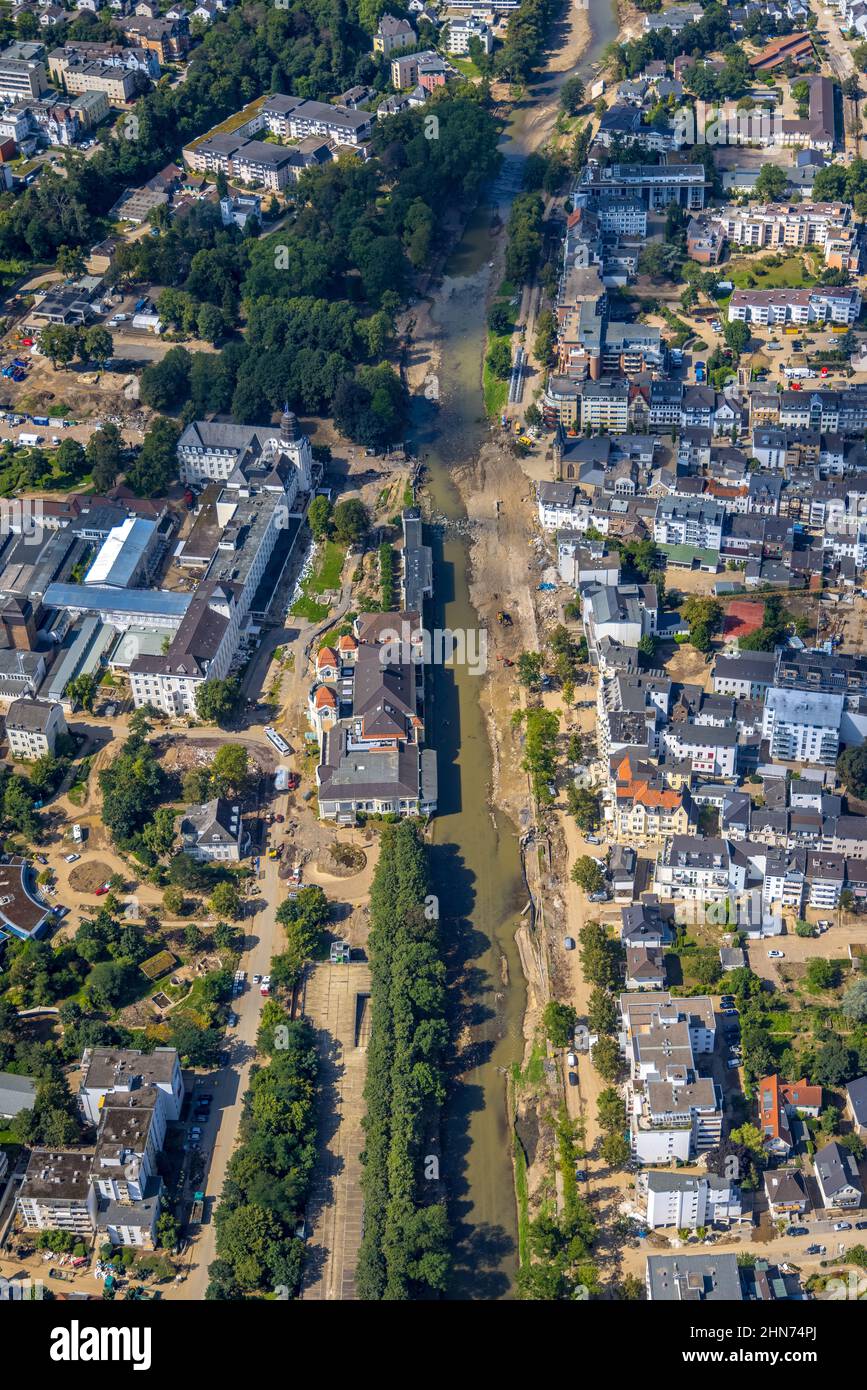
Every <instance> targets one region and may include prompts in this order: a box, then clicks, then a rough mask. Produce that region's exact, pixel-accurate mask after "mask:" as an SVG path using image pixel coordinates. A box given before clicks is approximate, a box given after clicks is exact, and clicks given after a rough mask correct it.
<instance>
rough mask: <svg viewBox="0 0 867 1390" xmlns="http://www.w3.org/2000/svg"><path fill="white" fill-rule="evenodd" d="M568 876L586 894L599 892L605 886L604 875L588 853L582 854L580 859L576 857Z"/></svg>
mask: <svg viewBox="0 0 867 1390" xmlns="http://www.w3.org/2000/svg"><path fill="white" fill-rule="evenodd" d="M570 877H571V879H572V882H573V883H577V884H578V887H579V888H583V889H584V892H585V893H587V894H591V893H601V891H602V889H603V888H604V886H605V876H604V874H603V873H602V870H601V869H600V867H599V865H598V864H597V863H595V862H594V860H592V859H591V858H590V855H589V854H582V855H581V857H580V859H576V861H575V863H574V864H573V866H572V873H571V875H570Z"/></svg>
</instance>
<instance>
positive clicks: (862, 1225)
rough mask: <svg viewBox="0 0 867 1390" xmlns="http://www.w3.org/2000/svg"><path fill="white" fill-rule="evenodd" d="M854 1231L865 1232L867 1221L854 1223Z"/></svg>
mask: <svg viewBox="0 0 867 1390" xmlns="http://www.w3.org/2000/svg"><path fill="white" fill-rule="evenodd" d="M855 1230H856V1231H867V1221H856V1222H855Z"/></svg>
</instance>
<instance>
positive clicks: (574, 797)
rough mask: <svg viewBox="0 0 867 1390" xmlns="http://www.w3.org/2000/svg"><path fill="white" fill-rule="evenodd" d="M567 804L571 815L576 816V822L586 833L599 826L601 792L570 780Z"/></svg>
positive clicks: (567, 789) (567, 788)
mask: <svg viewBox="0 0 867 1390" xmlns="http://www.w3.org/2000/svg"><path fill="white" fill-rule="evenodd" d="M566 806H567V809H568V811H569V814H570V816H574V818H575V824H576V825H577V826H578V828H579V829H580V830H583V831H584V832H585V833H586V832H588V831H590V832H592V831H594V830H598V828H599V818H600V802H599V793H598V792H592V791H590V790H589V788H587V787H576V786H575V784H574V782H570V783H569V784H568V786H567V787H566Z"/></svg>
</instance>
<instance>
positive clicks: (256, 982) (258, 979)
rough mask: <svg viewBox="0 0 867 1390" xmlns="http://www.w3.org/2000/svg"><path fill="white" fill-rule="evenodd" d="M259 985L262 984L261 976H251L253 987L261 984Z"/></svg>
mask: <svg viewBox="0 0 867 1390" xmlns="http://www.w3.org/2000/svg"><path fill="white" fill-rule="evenodd" d="M261 983H262V976H261V975H254V976H253V984H254V985H259V984H261Z"/></svg>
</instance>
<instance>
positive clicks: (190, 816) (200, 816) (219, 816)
mask: <svg viewBox="0 0 867 1390" xmlns="http://www.w3.org/2000/svg"><path fill="white" fill-rule="evenodd" d="M181 834H182V835H184V836H189V837H191V838H194V839H195V840H196V843H197V844H205V843H207V844H209V845H236V844H238V842H239V840H240V838H241V812H240V808H239V807H238V806H233V805H232V803H231V802H230V801H227V800H226V798H225V797H223V796H215V797H214V798H213V799H212V800H211V801H205V802H203V803H202V805H200V806H190V807H189V809H188V810H187V812H186V815H185V816H184V818H183V820H182V821H181Z"/></svg>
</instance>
